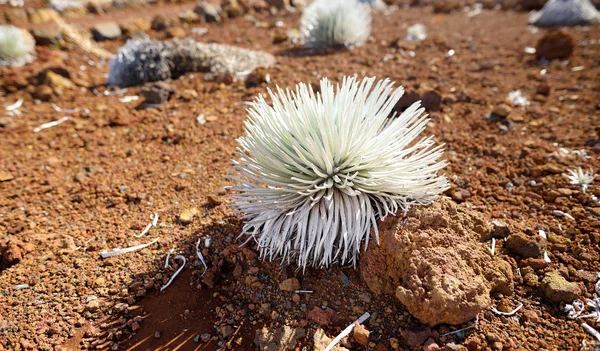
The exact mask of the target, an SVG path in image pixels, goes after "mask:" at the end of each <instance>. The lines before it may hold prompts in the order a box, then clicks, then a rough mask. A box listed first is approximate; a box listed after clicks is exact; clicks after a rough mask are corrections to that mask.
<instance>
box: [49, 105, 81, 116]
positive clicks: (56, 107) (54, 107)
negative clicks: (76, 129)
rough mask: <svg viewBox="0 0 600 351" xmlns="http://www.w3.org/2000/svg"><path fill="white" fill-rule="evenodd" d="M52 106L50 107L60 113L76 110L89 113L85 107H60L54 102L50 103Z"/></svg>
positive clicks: (75, 111) (76, 111)
mask: <svg viewBox="0 0 600 351" xmlns="http://www.w3.org/2000/svg"><path fill="white" fill-rule="evenodd" d="M50 105H51V106H52V108H53V109H54V110H55V111H57V112H60V113H78V112H83V113H85V114H89V113H90V110H88V109H87V108H85V107H82V108H80V107H76V108H60V107H58V105H56V104H55V103H52V104H50Z"/></svg>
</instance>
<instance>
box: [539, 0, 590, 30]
mask: <svg viewBox="0 0 600 351" xmlns="http://www.w3.org/2000/svg"><path fill="white" fill-rule="evenodd" d="M598 22H600V14H599V13H598V11H597V10H596V8H595V7H594V5H593V4H592V3H591V2H590V0H549V1H548V2H547V3H546V4H545V5H544V7H543V8H542V9H541V10H540V11H539V12H536V13H534V14H533V15H532V16H531V18H530V19H529V23H531V24H533V25H535V26H538V27H574V26H580V25H590V24H592V23H598Z"/></svg>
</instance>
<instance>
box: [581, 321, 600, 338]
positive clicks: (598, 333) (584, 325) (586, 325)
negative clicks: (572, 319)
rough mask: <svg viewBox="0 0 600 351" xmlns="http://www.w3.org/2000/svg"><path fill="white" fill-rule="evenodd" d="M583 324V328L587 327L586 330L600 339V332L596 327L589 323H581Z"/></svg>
mask: <svg viewBox="0 0 600 351" xmlns="http://www.w3.org/2000/svg"><path fill="white" fill-rule="evenodd" d="M581 326H582V327H583V329H585V331H587V332H588V333H590V334H592V335H593V336H595V337H596V339H598V341H600V332H598V331H597V330H596V329H594V328H592V327H590V326H589V325H588V324H587V323H581Z"/></svg>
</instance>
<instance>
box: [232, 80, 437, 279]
mask: <svg viewBox="0 0 600 351" xmlns="http://www.w3.org/2000/svg"><path fill="white" fill-rule="evenodd" d="M403 92H404V90H403V89H402V88H398V89H394V88H393V83H392V82H391V81H390V80H389V79H385V80H383V81H378V82H376V83H375V78H365V79H363V80H361V81H358V80H357V79H356V78H350V77H346V78H344V80H343V82H342V84H341V86H340V85H337V87H336V88H334V86H333V85H332V84H331V83H330V82H329V80H327V78H324V79H322V80H321V85H320V93H316V94H315V93H314V92H313V90H312V89H311V88H310V86H307V85H305V84H299V85H298V86H297V87H296V90H295V91H290V90H289V89H286V90H285V91H284V90H282V89H280V88H279V87H277V91H276V92H275V93H274V92H272V91H269V95H270V97H271V99H272V101H273V103H272V105H270V104H269V103H267V101H266V100H265V98H264V97H263V96H262V95H260V96H259V97H258V98H257V100H256V101H255V102H253V103H252V107H251V108H250V109H249V110H248V113H249V118H248V120H247V121H246V123H245V129H246V134H245V136H243V137H241V138H239V139H238V142H239V145H240V147H239V148H238V152H237V154H238V156H239V161H234V166H235V170H234V172H233V174H232V175H231V178H232V179H233V180H234V181H236V183H237V184H236V185H235V186H234V187H233V188H232V189H233V190H234V191H235V193H234V194H233V195H232V197H233V199H234V202H233V205H234V206H235V207H236V208H237V210H239V212H241V213H242V214H243V216H244V219H245V220H246V223H245V225H244V227H243V231H242V234H241V235H240V236H242V235H244V234H246V235H248V236H249V238H248V241H249V240H251V239H254V240H255V241H256V242H257V243H258V246H259V248H260V256H261V258H263V259H265V258H268V259H270V260H272V259H275V258H282V260H283V262H284V263H290V262H292V261H297V263H298V265H299V266H300V267H302V268H306V266H307V265H313V266H316V267H328V266H330V265H331V264H332V263H334V262H337V263H340V264H345V263H350V262H351V263H353V264H356V260H357V258H358V255H359V252H360V249H361V246H362V245H363V243H364V248H365V249H366V248H367V245H368V242H369V236H370V233H371V230H373V232H374V236H375V239H376V241H377V243H379V233H378V231H377V220H378V219H381V218H383V217H385V216H386V215H388V214H396V213H397V212H398V211H399V210H404V211H406V210H407V209H408V208H409V206H411V205H424V204H429V203H431V202H432V201H433V200H434V199H435V198H436V197H437V196H438V195H439V194H440V193H441V192H443V191H445V190H446V189H447V188H448V181H447V179H446V177H445V176H440V175H437V172H438V171H439V170H440V169H442V168H444V167H445V165H446V163H445V162H444V161H441V160H440V157H441V156H442V153H443V150H442V148H441V146H436V145H435V142H434V140H433V137H431V136H429V137H419V135H420V134H421V133H422V132H423V130H424V129H425V126H426V124H427V122H428V118H427V116H426V115H425V114H424V109H423V108H421V107H420V105H419V103H415V104H414V105H412V106H411V107H410V108H408V109H407V110H406V111H404V112H403V113H402V114H401V115H400V116H395V115H392V110H393V108H394V105H395V104H396V102H397V101H398V100H399V99H400V97H401V96H402V94H403Z"/></svg>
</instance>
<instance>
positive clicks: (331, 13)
mask: <svg viewBox="0 0 600 351" xmlns="http://www.w3.org/2000/svg"><path fill="white" fill-rule="evenodd" d="M300 32H301V35H302V37H303V41H304V45H305V46H307V47H327V46H346V47H352V46H360V45H363V44H364V43H365V42H366V41H367V39H368V38H369V35H370V34H371V8H370V6H369V5H368V4H364V3H362V2H360V1H358V0H316V1H314V2H313V3H312V4H311V5H309V6H308V7H307V8H306V9H305V10H304V12H302V18H301V19H300Z"/></svg>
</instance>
